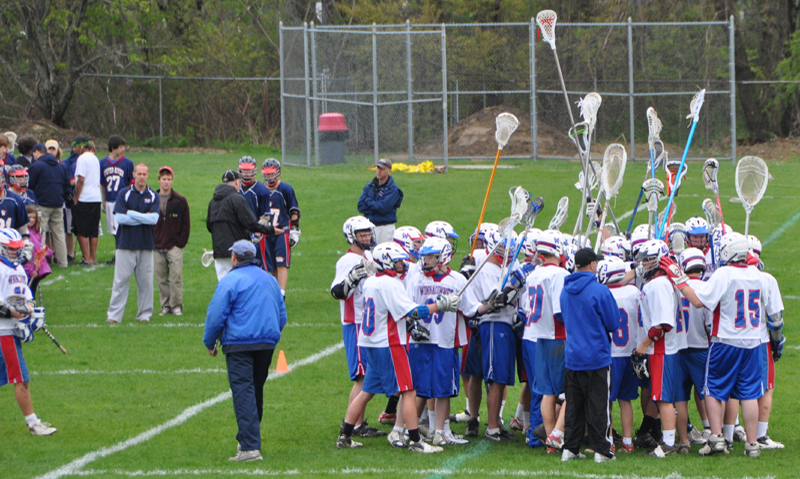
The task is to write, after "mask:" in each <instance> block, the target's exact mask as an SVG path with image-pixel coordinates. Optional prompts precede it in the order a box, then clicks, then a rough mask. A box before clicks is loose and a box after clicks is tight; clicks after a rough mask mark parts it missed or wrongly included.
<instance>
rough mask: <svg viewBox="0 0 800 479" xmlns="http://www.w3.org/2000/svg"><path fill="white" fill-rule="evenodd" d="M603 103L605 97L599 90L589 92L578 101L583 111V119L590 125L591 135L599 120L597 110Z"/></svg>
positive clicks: (579, 107)
mask: <svg viewBox="0 0 800 479" xmlns="http://www.w3.org/2000/svg"><path fill="white" fill-rule="evenodd" d="M602 103H603V97H601V96H600V94H599V93H597V92H591V93H589V94H588V95H586V96H585V97H583V98H581V100H580V101H579V102H578V109H579V110H580V112H581V117H583V121H584V122H586V123H587V124H588V126H589V135H591V134H592V131H593V130H594V125H595V123H596V122H597V110H599V109H600V105H601V104H602Z"/></svg>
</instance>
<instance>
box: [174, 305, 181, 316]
mask: <svg viewBox="0 0 800 479" xmlns="http://www.w3.org/2000/svg"><path fill="white" fill-rule="evenodd" d="M172 314H174V315H175V316H183V310H182V309H181V308H180V307H178V308H175V309H173V310H172Z"/></svg>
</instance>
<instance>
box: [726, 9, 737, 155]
mask: <svg viewBox="0 0 800 479" xmlns="http://www.w3.org/2000/svg"><path fill="white" fill-rule="evenodd" d="M728 30H729V33H728V35H729V40H728V50H729V53H728V55H729V57H730V61H729V62H728V70H729V73H728V75H729V76H730V82H731V87H730V88H731V163H733V166H736V58H735V56H734V55H735V44H736V40H735V37H734V35H733V15H731V23H730V27H728Z"/></svg>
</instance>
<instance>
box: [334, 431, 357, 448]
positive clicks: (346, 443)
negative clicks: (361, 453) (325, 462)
mask: <svg viewBox="0 0 800 479" xmlns="http://www.w3.org/2000/svg"><path fill="white" fill-rule="evenodd" d="M361 446H363V444H361V443H360V442H355V441H354V440H353V438H351V437H350V436H345V435H344V434H339V438H338V439H336V449H353V448H356V447H361Z"/></svg>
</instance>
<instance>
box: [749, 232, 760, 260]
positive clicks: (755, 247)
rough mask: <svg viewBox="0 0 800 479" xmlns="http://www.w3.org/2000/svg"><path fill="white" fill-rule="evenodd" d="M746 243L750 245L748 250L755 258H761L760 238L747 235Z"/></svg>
mask: <svg viewBox="0 0 800 479" xmlns="http://www.w3.org/2000/svg"><path fill="white" fill-rule="evenodd" d="M747 244H748V245H749V246H750V252H751V253H753V256H755V257H756V258H761V240H759V239H758V238H756V237H755V236H753V235H749V236H748V237H747Z"/></svg>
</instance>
